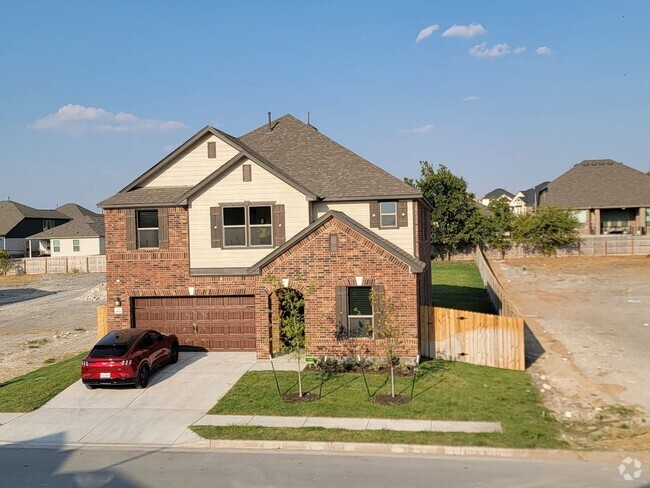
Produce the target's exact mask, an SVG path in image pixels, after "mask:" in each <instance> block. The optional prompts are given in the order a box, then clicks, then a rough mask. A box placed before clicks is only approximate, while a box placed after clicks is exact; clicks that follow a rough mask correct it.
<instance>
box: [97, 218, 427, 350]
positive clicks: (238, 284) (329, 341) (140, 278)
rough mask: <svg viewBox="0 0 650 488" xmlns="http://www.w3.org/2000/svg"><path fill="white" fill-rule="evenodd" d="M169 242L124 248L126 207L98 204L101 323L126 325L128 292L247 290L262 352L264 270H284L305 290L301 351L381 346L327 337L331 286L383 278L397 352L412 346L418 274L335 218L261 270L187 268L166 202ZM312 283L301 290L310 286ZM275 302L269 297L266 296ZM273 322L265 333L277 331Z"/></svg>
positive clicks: (182, 226)
mask: <svg viewBox="0 0 650 488" xmlns="http://www.w3.org/2000/svg"><path fill="white" fill-rule="evenodd" d="M168 219H169V248H168V249H136V250H132V251H129V250H127V248H126V212H125V210H121V209H117V210H115V209H113V210H109V209H107V210H105V226H106V281H107V294H108V303H109V313H108V327H109V330H114V329H119V328H126V327H130V326H131V322H132V311H131V298H132V297H152V296H188V295H189V293H188V287H189V286H192V287H194V288H195V295H240V294H246V295H255V321H256V335H257V339H256V351H257V356H258V357H260V358H266V357H267V356H268V354H269V352H270V344H269V343H270V335H271V329H277V324H276V325H275V327H273V328H271V327H270V325H271V324H270V323H269V316H270V314H269V307H270V300H269V297H270V295H271V294H272V293H273V291H274V290H273V289H272V285H271V284H270V283H269V282H268V281H267V280H266V275H269V274H272V275H274V276H275V277H276V278H278V279H283V278H287V279H289V280H290V282H291V285H290V286H293V287H295V288H297V289H300V290H301V291H304V292H305V316H306V318H305V323H306V331H307V335H308V337H309V346H308V351H309V353H312V354H318V355H324V354H327V355H341V356H343V355H345V356H347V355H356V354H363V355H364V356H380V355H381V353H382V352H381V347H380V345H379V343H378V341H375V340H372V339H352V340H346V341H337V340H336V338H335V333H336V325H335V312H336V309H335V287H336V286H338V285H347V284H351V283H354V277H356V276H363V277H364V282H365V283H364V284H375V285H383V286H384V287H385V295H386V297H388V298H390V299H391V300H393V301H394V302H395V305H396V307H395V320H397V321H399V322H400V323H401V324H403V326H404V328H405V332H406V333H405V336H404V347H403V350H402V352H401V355H402V356H409V357H412V356H415V355H417V350H418V316H417V313H418V275H416V274H413V273H411V272H410V270H409V267H408V266H407V265H406V264H404V263H403V262H402V261H400V260H399V259H397V258H395V257H394V256H392V255H391V254H389V253H387V252H386V251H384V250H383V249H382V248H380V247H378V246H377V245H375V244H374V243H372V242H371V241H368V240H367V239H366V238H365V237H363V236H361V235H360V234H358V233H356V232H354V231H353V230H352V229H350V228H348V227H347V226H345V225H344V224H342V223H340V222H339V221H337V220H330V221H329V222H327V223H326V224H325V225H324V226H322V227H321V228H319V229H318V230H316V231H315V232H313V233H312V234H310V235H309V236H307V237H306V238H305V239H303V240H302V241H301V242H300V243H298V244H296V245H295V246H293V247H292V248H291V249H289V250H288V251H287V252H286V253H284V254H283V255H281V256H279V257H278V258H277V259H276V260H274V261H273V262H271V263H270V264H269V265H267V266H266V267H265V268H264V269H263V270H262V276H243V277H240V276H201V277H197V276H190V273H189V270H190V264H189V242H188V211H187V209H186V208H185V207H173V208H169V209H168ZM333 232H334V233H336V234H337V235H338V242H339V245H338V251H336V252H333V253H331V252H330V251H329V235H330V234H331V233H333ZM312 286H313V287H314V288H315V289H314V291H309V289H310V288H311V287H312ZM115 297H120V299H121V301H122V308H123V314H122V315H115V314H114V313H112V312H113V311H112V306H111V305H112V302H113V300H114V299H115ZM274 303H277V302H274ZM277 334H278V332H277V330H273V335H274V336H276V337H277Z"/></svg>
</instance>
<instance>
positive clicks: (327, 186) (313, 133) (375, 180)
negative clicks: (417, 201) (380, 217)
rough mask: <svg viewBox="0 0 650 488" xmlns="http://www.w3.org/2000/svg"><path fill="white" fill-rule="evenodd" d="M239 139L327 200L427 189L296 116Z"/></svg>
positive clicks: (401, 194)
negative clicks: (365, 157)
mask: <svg viewBox="0 0 650 488" xmlns="http://www.w3.org/2000/svg"><path fill="white" fill-rule="evenodd" d="M271 125H272V127H273V130H271V131H269V127H268V124H266V125H263V126H262V127H259V128H257V129H255V130H254V131H252V132H249V133H248V134H245V135H243V136H241V137H240V138H239V140H240V141H241V142H243V143H244V144H245V145H246V146H248V147H250V148H252V149H253V150H254V151H255V152H256V153H258V154H259V155H260V156H262V157H263V158H265V159H267V160H268V161H270V162H271V163H273V164H274V165H276V166H277V167H278V168H280V169H281V170H282V171H284V172H285V173H286V174H288V175H290V176H291V177H292V178H294V179H295V180H296V181H298V182H299V183H300V184H301V185H302V186H304V187H305V188H307V189H309V190H310V191H311V192H312V193H314V194H316V195H318V196H319V197H321V198H323V199H326V200H335V199H345V198H380V197H405V198H417V197H419V196H421V193H420V192H419V191H418V190H416V189H414V188H413V187H411V186H410V185H407V184H406V183H404V182H403V181H402V180H400V179H398V178H396V177H395V176H393V175H391V174H390V173H387V172H386V171H384V170H383V169H381V168H379V167H378V166H375V165H374V164H372V163H371V162H370V161H367V160H366V159H364V158H362V157H361V156H359V155H357V154H355V153H353V152H352V151H350V150H349V149H347V148H345V147H343V146H341V145H340V144H338V143H337V142H335V141H333V140H332V139H330V138H329V137H327V136H325V135H323V134H321V133H320V132H318V130H316V129H315V128H314V127H313V126H311V125H307V124H305V123H303V122H301V121H300V120H298V119H296V118H295V117H293V116H292V115H289V114H287V115H284V116H282V117H280V118H279V119H276V120H275V121H273V122H272V124H271Z"/></svg>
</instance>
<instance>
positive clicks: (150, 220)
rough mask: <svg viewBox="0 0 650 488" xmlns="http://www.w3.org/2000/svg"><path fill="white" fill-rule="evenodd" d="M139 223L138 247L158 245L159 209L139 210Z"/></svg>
mask: <svg viewBox="0 0 650 488" xmlns="http://www.w3.org/2000/svg"><path fill="white" fill-rule="evenodd" d="M137 225H138V247H140V248H142V247H158V211H157V210H139V211H138V213H137Z"/></svg>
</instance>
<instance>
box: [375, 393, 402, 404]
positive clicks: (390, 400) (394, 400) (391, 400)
mask: <svg viewBox="0 0 650 488" xmlns="http://www.w3.org/2000/svg"><path fill="white" fill-rule="evenodd" d="M372 401H373V402H375V403H378V404H379V405H404V404H405V403H408V402H410V401H411V399H410V398H409V397H407V396H404V395H395V396H394V397H392V396H390V395H375V396H374V397H372Z"/></svg>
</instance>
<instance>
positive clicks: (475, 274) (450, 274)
mask: <svg viewBox="0 0 650 488" xmlns="http://www.w3.org/2000/svg"><path fill="white" fill-rule="evenodd" d="M431 281H432V283H433V287H432V293H433V305H434V306H438V307H445V308H455V309H457V310H469V311H471V312H481V313H489V314H492V313H494V309H493V308H492V304H491V303H490V300H489V298H488V295H487V291H486V290H485V287H484V286H483V282H482V281H481V274H480V273H479V271H478V268H477V267H476V264H475V263H473V262H463V261H458V262H454V261H434V262H433V263H432V266H431Z"/></svg>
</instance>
